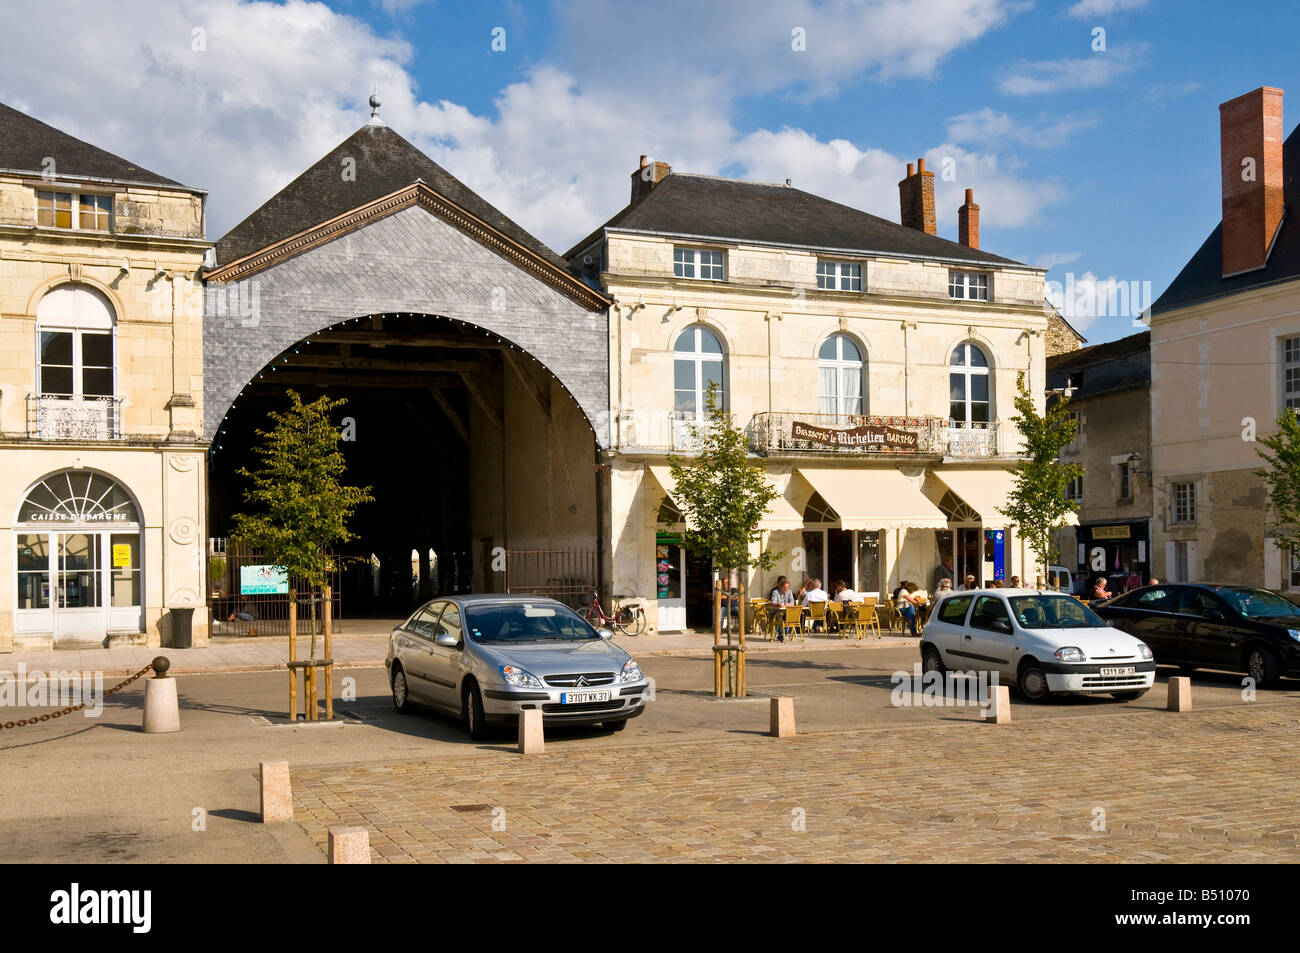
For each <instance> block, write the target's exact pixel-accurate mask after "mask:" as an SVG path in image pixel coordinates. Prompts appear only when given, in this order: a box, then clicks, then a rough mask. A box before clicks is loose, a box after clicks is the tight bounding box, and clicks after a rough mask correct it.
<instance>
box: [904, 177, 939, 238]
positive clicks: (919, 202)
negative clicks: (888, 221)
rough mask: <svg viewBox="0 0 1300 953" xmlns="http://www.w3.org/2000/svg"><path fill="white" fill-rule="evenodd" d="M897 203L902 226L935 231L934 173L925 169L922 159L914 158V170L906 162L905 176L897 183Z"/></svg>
mask: <svg viewBox="0 0 1300 953" xmlns="http://www.w3.org/2000/svg"><path fill="white" fill-rule="evenodd" d="M898 204H899V207H900V209H901V210H902V216H901V219H902V222H903V225H904V227H906V228H915V229H916V230H917V231H921V232H925V233H926V234H927V235H933V234H934V233H935V220H934V173H933V172H926V171H925V160H924V159H917V160H916V167H915V171H914V170H913V166H912V163H910V162H909V163H908V164H907V178H905V179H904V180H903V181H902V182H899V183H898Z"/></svg>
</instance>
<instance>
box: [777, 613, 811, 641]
mask: <svg viewBox="0 0 1300 953" xmlns="http://www.w3.org/2000/svg"><path fill="white" fill-rule="evenodd" d="M780 621H781V635H782V636H789V637H790V638H792V639H793V638H794V636H795V635H798V636H799V638H800V639H801V640H803V609H802V608H801V607H800V606H786V607H785V613H784V615H782V616H781V620H780ZM805 641H806V640H805Z"/></svg>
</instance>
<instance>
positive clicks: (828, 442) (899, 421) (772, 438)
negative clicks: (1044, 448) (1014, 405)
mask: <svg viewBox="0 0 1300 953" xmlns="http://www.w3.org/2000/svg"><path fill="white" fill-rule="evenodd" d="M999 430H1000V428H999V425H998V424H996V423H964V422H962V421H954V420H950V419H948V418H944V417H872V416H858V415H850V414H845V415H838V414H799V413H789V412H771V413H768V412H764V413H759V414H755V415H754V416H753V418H752V419H751V420H750V422H749V426H748V427H746V428H745V432H746V436H747V437H748V438H749V443H750V446H751V447H752V448H753V449H754V450H755V452H757V453H772V452H797V453H854V454H871V455H876V454H880V455H897V456H911V455H916V456H950V457H992V456H997V455H998V453H999V450H1000V447H999V444H1000V441H999Z"/></svg>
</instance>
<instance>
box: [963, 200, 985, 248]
mask: <svg viewBox="0 0 1300 953" xmlns="http://www.w3.org/2000/svg"><path fill="white" fill-rule="evenodd" d="M957 241H959V242H961V243H962V244H963V245H966V246H967V247H969V248H979V247H980V207H979V206H978V205H976V204H975V190H974V189H967V190H966V204H965V205H963V206H962V207H961V208H959V209H957Z"/></svg>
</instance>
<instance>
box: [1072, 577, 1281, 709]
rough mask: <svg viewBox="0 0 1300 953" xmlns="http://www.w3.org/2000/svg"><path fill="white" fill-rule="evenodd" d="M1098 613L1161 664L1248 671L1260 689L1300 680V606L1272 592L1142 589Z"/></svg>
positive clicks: (1192, 586)
mask: <svg viewBox="0 0 1300 953" xmlns="http://www.w3.org/2000/svg"><path fill="white" fill-rule="evenodd" d="M1092 609H1093V611H1094V612H1096V613H1097V615H1099V616H1101V617H1102V618H1103V619H1105V620H1106V621H1107V622H1108V623H1110V624H1111V625H1113V626H1115V628H1117V629H1122V630H1123V631H1125V632H1127V633H1128V634H1129V635H1133V636H1136V637H1137V638H1139V639H1141V640H1142V641H1143V642H1145V643H1146V644H1147V645H1149V646H1150V647H1151V651H1152V652H1154V653H1155V657H1156V661H1157V662H1158V663H1160V664H1162V665H1180V666H1182V667H1184V668H1188V669H1194V668H1214V669H1222V670H1226V671H1229V672H1246V673H1247V674H1249V675H1250V676H1251V677H1252V678H1253V679H1254V680H1255V684H1256V685H1257V686H1259V687H1260V688H1271V687H1273V686H1275V685H1276V684H1277V682H1278V679H1279V678H1281V677H1282V676H1283V675H1287V676H1290V677H1293V678H1294V677H1300V606H1297V605H1296V604H1295V603H1293V602H1291V601H1290V600H1288V599H1286V598H1285V597H1283V596H1280V595H1278V594H1277V593H1276V592H1270V591H1269V590H1267V589H1257V588H1255V587H1253V586H1220V585H1210V584H1197V583H1172V584H1169V585H1156V586H1143V587H1142V588H1141V589H1134V590H1133V591H1131V592H1126V593H1124V594H1123V595H1122V596H1117V597H1116V598H1114V599H1110V600H1108V601H1106V602H1104V603H1101V604H1100V605H1094V606H1093V607H1092Z"/></svg>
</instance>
